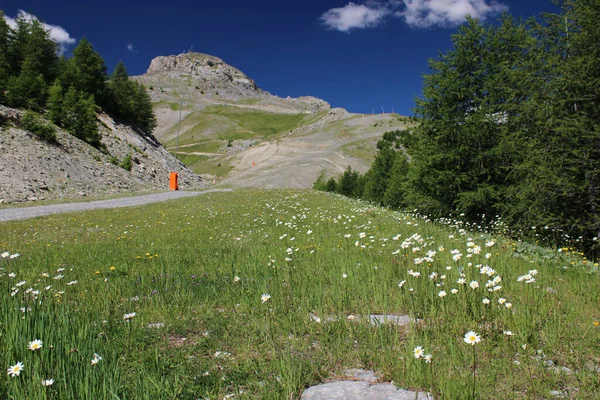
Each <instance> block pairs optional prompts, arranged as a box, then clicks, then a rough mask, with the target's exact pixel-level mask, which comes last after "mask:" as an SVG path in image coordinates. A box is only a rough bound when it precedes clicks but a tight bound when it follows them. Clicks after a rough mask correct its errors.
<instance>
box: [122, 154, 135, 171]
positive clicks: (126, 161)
mask: <svg viewBox="0 0 600 400" xmlns="http://www.w3.org/2000/svg"><path fill="white" fill-rule="evenodd" d="M119 166H120V167H121V168H123V169H124V170H126V171H131V168H133V162H132V161H131V154H127V155H126V156H125V157H123V160H122V161H121V164H120V165H119Z"/></svg>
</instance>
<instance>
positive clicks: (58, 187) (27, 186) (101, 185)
mask: <svg viewBox="0 0 600 400" xmlns="http://www.w3.org/2000/svg"><path fill="white" fill-rule="evenodd" d="M22 113H23V112H22V111H20V110H16V109H11V108H7V107H4V106H0V152H1V154H2V156H1V157H0V203H5V204H6V203H15V202H25V201H36V200H43V199H58V198H63V197H83V196H104V195H114V194H116V193H130V192H145V191H151V190H152V191H154V190H167V189H168V187H169V173H170V172H171V171H177V172H178V173H179V183H180V186H181V188H182V189H199V188H202V187H204V182H203V181H202V179H201V178H200V177H199V176H198V175H196V174H194V173H192V172H191V171H189V170H188V169H187V168H186V167H185V166H184V165H183V164H181V163H180V162H179V161H178V160H177V159H176V158H175V157H173V156H172V155H171V154H169V153H168V152H167V151H166V150H165V149H164V147H163V146H162V145H161V144H160V143H158V142H157V141H156V140H155V139H153V138H152V137H143V136H140V135H139V134H138V133H137V132H135V131H134V130H133V129H132V128H131V127H129V126H128V125H123V124H120V123H119V122H116V121H114V120H113V119H112V118H111V117H109V116H108V115H106V114H104V113H101V114H99V115H98V118H99V121H100V122H99V130H100V132H101V135H102V139H101V142H102V145H103V147H104V148H103V151H100V150H99V149H96V148H94V147H92V146H90V145H89V144H87V143H86V142H84V141H82V140H80V139H78V138H76V137H75V136H73V135H70V134H69V133H67V132H65V131H63V130H62V129H57V142H56V143H48V142H45V141H42V140H40V139H38V138H37V137H35V135H33V134H32V133H31V132H28V131H26V130H24V129H22V128H21V127H20V120H21V118H22ZM128 156H129V157H130V158H131V170H129V171H128V170H126V169H125V168H123V167H122V166H121V164H122V163H123V160H124V159H125V158H126V157H128Z"/></svg>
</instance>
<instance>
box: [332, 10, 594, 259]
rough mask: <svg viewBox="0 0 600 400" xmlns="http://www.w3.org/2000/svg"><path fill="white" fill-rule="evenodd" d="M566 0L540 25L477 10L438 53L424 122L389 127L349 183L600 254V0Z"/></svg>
mask: <svg viewBox="0 0 600 400" xmlns="http://www.w3.org/2000/svg"><path fill="white" fill-rule="evenodd" d="M560 5H561V6H562V8H563V12H562V13H561V14H558V15H546V16H544V17H543V19H542V20H541V22H539V23H538V22H535V21H530V22H528V23H527V24H525V23H522V22H517V21H515V20H514V19H512V18H511V17H509V16H503V17H502V19H501V21H500V23H499V24H497V25H494V26H492V25H490V26H484V25H482V24H480V23H479V22H477V21H476V20H472V19H467V22H466V24H465V25H463V26H461V27H460V28H459V30H458V32H457V33H456V34H455V35H453V36H452V44H453V49H452V50H450V51H448V52H447V53H445V54H440V56H439V57H438V58H437V59H436V60H431V61H430V62H429V66H430V73H429V74H427V75H426V76H425V78H424V88H423V95H422V97H421V98H419V99H417V100H416V108H415V112H416V114H417V117H418V119H417V121H418V125H417V126H416V127H415V128H414V129H413V130H412V131H405V132H387V133H385V134H384V137H383V139H382V140H381V141H380V142H379V143H378V145H377V147H378V149H379V153H378V155H377V157H376V159H375V162H374V163H373V165H372V167H371V169H370V170H369V171H368V172H367V173H366V174H365V175H364V176H358V175H357V174H356V173H355V172H352V171H351V170H347V171H346V172H345V173H344V176H342V177H341V179H340V181H339V183H338V184H337V191H338V192H340V193H342V194H346V195H350V196H356V193H359V192H361V189H360V186H361V185H364V190H362V197H364V198H366V199H368V200H371V201H376V202H378V203H381V204H385V205H389V206H391V207H394V208H409V209H418V210H419V211H420V212H421V213H426V214H428V215H430V216H433V217H442V216H448V215H450V214H451V215H458V214H461V215H463V216H464V218H465V219H466V220H468V221H471V222H476V223H479V222H481V221H483V220H486V218H489V217H493V216H495V215H500V216H501V217H502V219H503V220H504V221H505V222H506V223H508V225H509V226H510V227H511V228H512V229H513V230H514V231H515V232H517V231H518V232H522V234H523V235H524V236H525V237H529V238H532V239H535V240H542V241H546V242H545V243H547V244H552V245H555V246H559V245H561V246H564V245H569V246H570V245H575V246H578V247H579V248H582V249H585V250H586V251H587V252H588V254H589V255H591V256H592V257H598V254H599V250H600V249H599V247H600V246H599V245H600V240H598V238H599V237H600V213H599V212H598V206H599V204H598V198H599V196H600V107H599V106H598V104H600V62H599V61H600V24H598V21H599V20H600V7H598V2H597V1H594V0H579V1H574V0H573V1H571V0H567V1H564V2H563V3H562V4H560ZM355 174H356V175H355ZM356 188H358V189H356ZM485 215H487V216H488V217H485Z"/></svg>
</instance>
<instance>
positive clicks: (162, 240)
mask: <svg viewBox="0 0 600 400" xmlns="http://www.w3.org/2000/svg"><path fill="white" fill-rule="evenodd" d="M0 226H1V228H2V230H1V233H0V252H5V253H4V254H2V257H1V258H0V267H1V269H0V285H1V287H2V289H0V293H1V294H0V365H4V368H5V371H7V373H6V374H4V375H3V378H0V397H1V398H8V399H204V398H206V399H223V398H249V399H251V398H269V399H290V398H299V397H300V395H301V393H302V391H303V390H304V389H306V388H307V387H309V386H310V385H313V384H316V383H318V382H322V381H326V380H328V379H331V378H333V377H335V376H336V375H338V374H341V373H342V372H343V370H344V369H346V368H355V367H359V368H367V369H373V370H374V371H376V372H377V373H378V374H380V376H381V377H382V379H383V380H387V381H393V382H394V383H395V384H396V385H397V386H398V387H401V388H411V389H414V390H420V391H428V392H430V393H432V394H433V395H434V396H435V398H440V399H459V398H460V399H466V398H481V399H491V398H494V399H512V398H515V399H540V398H549V397H552V395H551V394H550V392H551V391H561V392H562V393H564V394H565V395H566V396H570V397H571V398H581V399H590V398H597V397H598V393H600V382H599V379H598V368H599V367H600V326H598V325H599V323H598V321H600V309H599V307H598V283H599V280H598V272H597V266H594V265H593V264H592V263H591V262H588V261H587V260H585V259H583V258H582V257H581V256H580V255H578V254H576V253H574V252H573V251H570V250H569V249H561V251H556V250H551V249H545V248H540V247H536V246H533V245H528V244H524V243H515V242H512V241H510V240H508V239H505V238H502V237H501V236H490V235H488V234H486V233H481V232H478V231H477V230H470V229H468V228H467V227H465V226H463V225H461V224H460V223H458V222H455V221H451V220H446V221H438V222H430V221H428V220H427V218H425V217H422V216H417V215H412V214H403V213H398V212H392V211H389V210H384V209H382V208H379V207H373V206H371V205H369V204H367V203H363V202H357V201H353V200H349V199H346V198H342V197H339V196H336V195H331V194H327V193H322V192H313V191H234V192H231V193H210V194H206V195H202V196H199V197H195V198H186V199H181V200H177V201H171V202H165V203H157V204H153V205H149V206H144V207H138V208H124V209H116V210H99V211H94V212H85V213H73V214H63V215H58V216H51V217H44V218H36V219H31V220H26V221H17V222H5V223H2V224H0ZM495 228H496V230H501V229H502V227H501V225H496V226H495ZM17 254H18V256H17ZM370 314H392V315H409V316H410V317H411V319H412V320H413V321H415V322H413V323H411V324H410V325H409V326H395V325H392V324H382V325H378V326H372V325H371V324H370V323H369V322H368V320H367V319H366V317H368V316H369V315H370ZM467 333H470V334H469V335H467ZM40 341H41V342H40ZM40 346H41V347H40Z"/></svg>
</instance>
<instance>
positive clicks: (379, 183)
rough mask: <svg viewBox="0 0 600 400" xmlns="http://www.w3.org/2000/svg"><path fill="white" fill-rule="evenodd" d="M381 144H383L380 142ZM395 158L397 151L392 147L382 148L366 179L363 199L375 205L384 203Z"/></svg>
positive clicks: (385, 146)
mask: <svg viewBox="0 0 600 400" xmlns="http://www.w3.org/2000/svg"><path fill="white" fill-rule="evenodd" d="M380 143H382V142H381V141H380ZM383 143H387V142H383ZM378 146H379V145H378ZM395 158H396V151H395V150H394V149H393V148H392V147H391V146H390V145H384V146H383V147H381V148H380V150H379V153H378V155H377V157H376V158H375V162H374V163H373V165H372V166H371V169H370V170H369V172H367V173H366V174H365V177H364V179H365V181H364V193H363V197H364V198H365V199H367V200H370V201H372V202H375V203H380V204H381V203H383V196H384V194H385V192H386V189H387V185H388V180H389V179H390V172H391V170H392V165H393V164H394V160H395Z"/></svg>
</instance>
